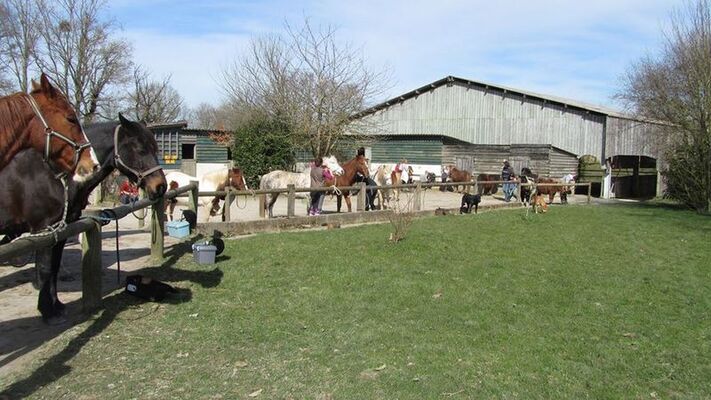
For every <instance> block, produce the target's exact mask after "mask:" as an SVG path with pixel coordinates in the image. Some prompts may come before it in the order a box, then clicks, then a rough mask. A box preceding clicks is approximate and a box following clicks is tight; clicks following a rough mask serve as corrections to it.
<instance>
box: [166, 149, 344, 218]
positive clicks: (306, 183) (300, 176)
mask: <svg viewBox="0 0 711 400" xmlns="http://www.w3.org/2000/svg"><path fill="white" fill-rule="evenodd" d="M323 165H325V166H327V167H328V169H330V170H331V171H332V172H333V173H334V174H335V175H340V174H342V173H343V168H341V166H340V165H339V164H338V160H336V157H334V156H328V157H324V158H323ZM166 179H167V178H166ZM287 185H294V187H296V188H308V187H310V186H311V167H306V169H304V170H303V171H302V172H288V171H281V170H276V171H272V172H269V173H266V174H264V175H262V177H261V178H260V179H259V189H260V190H268V189H284V188H286V187H287ZM296 196H297V197H299V198H305V197H306V196H308V194H307V193H303V192H302V193H297V194H296ZM278 197H279V193H274V194H272V195H270V196H269V201H268V202H267V201H265V202H264V207H265V208H266V209H267V211H268V212H269V218H274V213H273V209H274V203H276V201H277V198H278Z"/></svg>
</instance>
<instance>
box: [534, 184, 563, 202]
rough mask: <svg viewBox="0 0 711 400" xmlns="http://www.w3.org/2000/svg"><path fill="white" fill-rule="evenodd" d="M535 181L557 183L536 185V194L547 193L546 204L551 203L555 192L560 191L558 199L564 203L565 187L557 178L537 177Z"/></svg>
mask: <svg viewBox="0 0 711 400" xmlns="http://www.w3.org/2000/svg"><path fill="white" fill-rule="evenodd" d="M536 183H557V184H558V185H556V186H539V185H536V194H540V195H544V194H547V195H548V204H551V203H553V199H555V194H556V193H560V201H561V202H563V203H565V202H566V201H567V199H565V195H564V193H565V191H566V189H567V187H566V186H565V185H564V184H563V183H562V182H561V181H560V180H558V179H552V178H539V179H538V181H537V182H536Z"/></svg>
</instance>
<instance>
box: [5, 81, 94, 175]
mask: <svg viewBox="0 0 711 400" xmlns="http://www.w3.org/2000/svg"><path fill="white" fill-rule="evenodd" d="M30 148H33V149H35V150H37V151H38V152H40V154H42V155H43V157H44V161H45V162H46V163H48V164H49V165H50V166H51V167H52V169H53V170H54V171H55V173H56V174H57V175H59V174H67V175H71V174H75V175H74V179H75V180H77V181H82V180H84V179H86V178H87V177H88V176H89V175H90V174H91V173H93V172H94V171H95V170H96V169H98V167H99V162H98V161H97V158H96V154H95V153H94V150H93V149H91V146H90V143H89V140H88V139H87V138H86V135H85V134H84V131H83V130H82V127H81V125H80V124H79V119H78V117H77V114H76V112H75V111H74V109H73V108H72V106H71V105H70V104H69V102H68V101H67V98H66V97H65V96H64V95H63V94H62V93H61V92H60V91H59V90H57V89H56V88H55V87H54V86H52V84H51V83H50V82H49V79H48V78H47V76H46V75H45V74H42V76H41V78H40V83H39V84H37V83H35V82H34V81H33V82H32V91H31V92H30V94H29V95H27V94H24V93H15V94H12V95H9V96H6V97H2V98H0V170H1V169H3V168H5V167H6V166H7V164H8V163H9V162H10V160H12V159H13V157H15V155H16V154H17V153H19V152H20V151H22V150H24V149H30ZM85 150H88V151H85Z"/></svg>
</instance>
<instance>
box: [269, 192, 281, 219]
mask: <svg viewBox="0 0 711 400" xmlns="http://www.w3.org/2000/svg"><path fill="white" fill-rule="evenodd" d="M278 197H279V193H272V195H271V198H270V199H269V206H268V207H267V208H268V209H269V218H274V203H276V201H277V198H278Z"/></svg>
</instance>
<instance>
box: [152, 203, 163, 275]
mask: <svg viewBox="0 0 711 400" xmlns="http://www.w3.org/2000/svg"><path fill="white" fill-rule="evenodd" d="M164 232H165V198H164V197H162V196H161V197H160V198H158V200H157V201H156V202H155V203H154V204H153V205H152V206H151V258H153V260H154V261H163V235H164Z"/></svg>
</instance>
